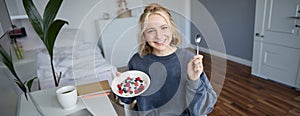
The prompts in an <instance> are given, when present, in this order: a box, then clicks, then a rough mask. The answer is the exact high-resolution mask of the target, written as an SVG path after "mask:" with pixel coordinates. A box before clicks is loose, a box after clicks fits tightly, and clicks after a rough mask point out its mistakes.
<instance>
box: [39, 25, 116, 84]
mask: <svg viewBox="0 0 300 116" xmlns="http://www.w3.org/2000/svg"><path fill="white" fill-rule="evenodd" d="M76 31H77V30H64V31H62V34H60V35H63V36H59V37H58V40H57V41H56V43H58V44H55V49H54V65H55V69H56V72H57V73H59V72H62V78H61V81H60V83H59V86H64V85H70V84H74V85H80V84H84V83H89V82H95V81H101V80H109V82H111V80H112V79H113V76H112V72H113V71H115V70H114V69H115V68H114V66H112V65H111V64H110V63H108V62H107V61H106V60H105V59H104V58H103V56H102V54H101V50H100V48H99V47H98V46H97V43H95V42H90V41H80V45H76V44H75V42H74V38H75V37H74V36H75V35H76ZM62 38H63V39H62ZM77 42H78V41H77ZM37 59H38V67H37V68H38V71H37V72H38V78H39V80H40V83H41V89H45V88H50V87H54V81H53V76H52V72H51V67H50V60H49V55H48V52H47V51H46V49H45V48H44V49H40V50H39V51H38V55H37Z"/></svg>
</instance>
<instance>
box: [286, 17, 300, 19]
mask: <svg viewBox="0 0 300 116" xmlns="http://www.w3.org/2000/svg"><path fill="white" fill-rule="evenodd" d="M289 18H292V19H300V17H296V16H292V17H289Z"/></svg>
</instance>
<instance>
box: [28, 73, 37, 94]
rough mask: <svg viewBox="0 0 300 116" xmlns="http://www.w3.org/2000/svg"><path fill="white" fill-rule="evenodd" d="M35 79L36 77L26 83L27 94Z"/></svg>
mask: <svg viewBox="0 0 300 116" xmlns="http://www.w3.org/2000/svg"><path fill="white" fill-rule="evenodd" d="M35 79H37V77H34V78H32V79H30V80H29V81H28V82H27V87H28V91H29V92H31V87H32V83H33V81H34V80H35Z"/></svg>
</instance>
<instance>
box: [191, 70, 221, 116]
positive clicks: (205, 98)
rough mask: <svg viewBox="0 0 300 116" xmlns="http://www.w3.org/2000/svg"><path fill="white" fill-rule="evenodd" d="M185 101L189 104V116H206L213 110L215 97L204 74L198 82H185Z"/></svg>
mask: <svg viewBox="0 0 300 116" xmlns="http://www.w3.org/2000/svg"><path fill="white" fill-rule="evenodd" d="M186 101H187V103H190V104H189V106H188V111H187V113H188V114H189V115H192V116H198V115H206V114H208V113H210V112H211V111H212V110H213V107H214V105H215V103H216V101H217V96H216V93H215V91H214V90H213V87H212V86H211V84H210V82H209V80H208V79H207V76H206V74H205V73H204V72H203V73H202V74H201V76H200V78H199V79H198V80H195V81H192V80H187V88H186Z"/></svg>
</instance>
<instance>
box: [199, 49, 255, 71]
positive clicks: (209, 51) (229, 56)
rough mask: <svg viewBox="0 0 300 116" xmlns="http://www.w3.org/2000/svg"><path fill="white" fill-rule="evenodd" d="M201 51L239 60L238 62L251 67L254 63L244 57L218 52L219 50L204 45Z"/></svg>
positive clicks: (235, 60) (234, 60) (231, 59)
mask: <svg viewBox="0 0 300 116" xmlns="http://www.w3.org/2000/svg"><path fill="white" fill-rule="evenodd" d="M200 51H202V52H205V53H207V54H210V55H214V56H218V57H221V58H224V59H227V60H230V61H233V62H237V63H240V64H243V65H246V66H250V67H251V65H252V61H249V60H246V59H242V58H239V57H236V56H232V55H228V54H224V53H221V52H218V51H215V50H211V49H207V48H204V47H200Z"/></svg>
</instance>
